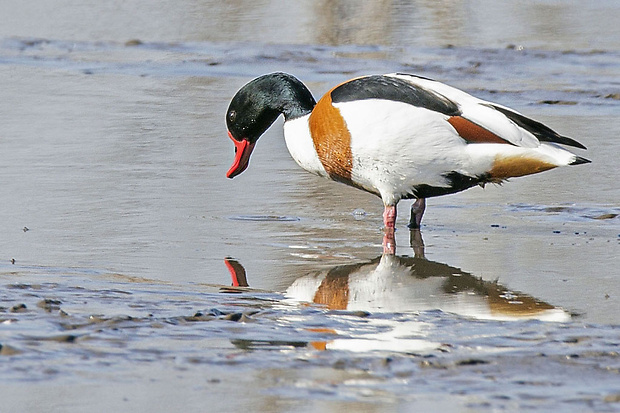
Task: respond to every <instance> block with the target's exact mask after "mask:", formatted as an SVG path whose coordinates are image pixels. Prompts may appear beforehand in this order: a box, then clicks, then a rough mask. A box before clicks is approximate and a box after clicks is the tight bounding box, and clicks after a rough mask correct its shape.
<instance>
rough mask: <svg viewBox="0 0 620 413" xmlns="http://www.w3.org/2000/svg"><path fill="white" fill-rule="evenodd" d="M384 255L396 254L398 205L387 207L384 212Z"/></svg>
mask: <svg viewBox="0 0 620 413" xmlns="http://www.w3.org/2000/svg"><path fill="white" fill-rule="evenodd" d="M383 226H384V228H383V230H384V231H385V234H384V235H383V253H384V254H391V255H394V254H395V253H396V239H395V238H394V227H395V226H396V205H386V206H385V209H384V211H383Z"/></svg>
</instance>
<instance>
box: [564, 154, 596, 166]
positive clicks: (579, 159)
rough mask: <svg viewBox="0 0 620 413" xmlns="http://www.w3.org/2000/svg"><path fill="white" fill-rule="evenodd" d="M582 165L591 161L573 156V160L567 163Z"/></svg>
mask: <svg viewBox="0 0 620 413" xmlns="http://www.w3.org/2000/svg"><path fill="white" fill-rule="evenodd" d="M582 163H592V161H591V160H589V159H586V158H582V157H581V156H577V155H575V160H574V161H572V162H571V163H569V165H581V164H582Z"/></svg>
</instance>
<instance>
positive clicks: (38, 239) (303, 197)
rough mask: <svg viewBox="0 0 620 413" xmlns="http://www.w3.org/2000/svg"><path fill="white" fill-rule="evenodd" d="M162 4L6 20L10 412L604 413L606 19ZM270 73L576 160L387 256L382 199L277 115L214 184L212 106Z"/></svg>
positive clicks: (609, 130) (536, 10)
mask: <svg viewBox="0 0 620 413" xmlns="http://www.w3.org/2000/svg"><path fill="white" fill-rule="evenodd" d="M157 4H158V6H159V7H154V6H153V5H152V3H151V2H148V3H147V2H131V4H128V5H125V4H123V5H122V6H118V7H116V6H114V7H112V5H111V4H110V5H107V4H102V3H101V4H100V3H96V2H93V3H88V2H86V3H84V2H80V3H79V4H77V3H75V2H71V1H61V2H54V5H53V6H51V3H50V4H49V5H47V3H46V4H42V5H39V6H40V7H36V8H33V7H27V6H26V4H25V3H23V4H22V3H21V2H14V1H9V2H4V4H3V12H2V13H0V23H2V24H0V91H2V99H0V179H1V180H2V187H3V196H2V203H0V216H2V218H3V219H2V220H1V221H0V226H1V228H2V232H3V237H2V238H1V239H0V260H1V261H2V264H1V265H0V285H1V287H0V323H1V324H0V344H1V345H2V347H1V349H0V360H2V361H3V363H2V364H0V381H2V386H1V388H2V390H0V395H1V396H2V399H3V405H4V406H9V407H8V409H9V410H7V411H43V410H45V411H84V410H85V409H87V410H89V411H99V410H100V411H114V410H128V409H132V410H136V411H151V412H153V411H155V412H157V411H162V412H163V411H171V410H178V409H180V406H182V407H183V409H184V410H190V411H194V410H196V411H198V410H201V411H202V410H204V409H205V406H208V407H209V408H212V410H213V411H240V410H242V409H243V410H256V408H257V406H260V410H261V411H274V412H275V411H290V410H295V411H340V410H342V409H344V408H352V409H356V410H359V411H368V412H371V411H386V410H388V411H389V410H393V411H399V410H400V411H402V410H411V409H414V408H417V409H418V410H429V409H433V410H438V409H442V410H450V411H485V410H507V411H521V410H524V409H530V410H538V411H548V410H549V409H550V408H557V407H558V406H560V407H561V408H562V410H564V411H584V410H601V411H610V410H614V409H618V408H619V404H618V400H620V396H619V394H620V388H619V387H618V372H619V371H620V370H619V369H620V364H619V361H618V360H619V359H618V348H619V346H620V334H619V332H618V325H619V323H618V314H619V313H620V295H619V291H618V287H617V280H618V277H619V276H620V272H619V270H618V267H619V264H620V259H619V258H618V257H619V256H620V255H619V253H618V252H619V248H620V216H619V215H620V204H619V203H618V199H620V187H619V186H618V181H619V180H620V172H619V171H618V168H617V165H616V164H617V158H618V153H620V143H619V141H618V139H616V137H617V136H618V135H619V134H620V127H619V125H618V123H617V122H616V121H615V117H614V115H616V114H617V113H618V111H619V109H620V96H619V93H620V83H619V82H618V75H619V74H620V40H619V39H620V33H619V31H618V27H617V24H616V22H615V19H614V16H616V15H617V14H618V12H619V11H620V10H619V6H618V5H617V4H616V3H615V2H611V1H600V2H590V3H587V4H583V3H580V2H563V3H557V2H547V1H527V2H520V5H519V8H518V9H516V8H514V7H513V6H509V5H503V6H499V5H496V3H495V2H487V1H471V2H465V3H463V2H454V3H453V4H451V8H449V10H450V12H447V10H445V9H441V8H439V7H438V6H437V5H436V3H435V2H425V1H416V2H410V3H407V4H404V3H399V2H376V3H373V5H372V6H371V5H369V6H364V7H353V4H354V3H352V2H346V1H343V2H300V3H299V7H296V8H295V10H288V9H287V10H283V9H282V7H281V5H279V3H278V2H273V1H263V2H251V3H250V2H244V1H237V2H223V3H222V2H220V3H217V2H201V3H199V4H194V3H191V2H174V3H167V2H158V3H157ZM355 4H359V3H355ZM515 7H516V6H515ZM214 16H217V18H214ZM275 70H284V71H288V72H291V73H294V74H296V75H297V76H299V77H300V78H301V79H302V80H303V81H304V82H306V83H307V84H308V86H309V87H310V88H311V89H312V91H313V93H315V95H317V96H318V95H320V94H321V93H323V92H325V91H326V90H328V89H329V88H330V87H331V86H333V85H334V84H336V83H338V82H340V81H343V80H346V79H348V78H350V77H354V76H356V75H361V74H368V73H385V72H394V71H406V72H413V73H417V74H420V75H424V76H429V77H433V78H436V79H439V80H442V81H445V82H447V83H450V84H452V85H454V86H457V87H460V88H462V89H464V90H467V91H469V92H471V93H473V94H475V95H477V96H480V97H482V98H485V99H489V100H493V101H496V102H498V103H502V104H504V105H508V106H511V107H513V108H515V109H517V110H519V111H521V112H523V113H525V114H527V115H532V116H535V117H536V118H538V119H539V120H541V121H543V122H545V123H547V124H548V125H550V126H551V127H553V128H554V129H556V130H558V131H559V132H560V133H562V134H566V135H568V136H571V137H573V138H576V139H577V140H579V141H580V142H582V143H584V144H585V145H586V146H587V147H588V151H587V152H580V153H579V154H580V155H582V156H585V157H587V158H589V159H591V160H592V161H593V163H592V164H589V165H582V166H579V167H574V168H563V169H560V170H554V171H550V172H547V173H544V174H540V175H538V176H532V177H526V178H521V179H515V180H513V181H512V182H509V183H507V184H505V185H503V186H502V187H493V186H487V187H486V188H485V189H481V188H474V189H471V190H468V191H466V192H464V193H461V194H456V195H451V196H447V197H443V198H437V199H432V200H429V207H428V209H427V213H426V215H425V221H424V225H423V227H422V231H421V233H410V232H409V231H408V230H407V229H406V219H407V218H408V217H407V213H406V211H407V207H408V205H409V203H406V202H403V203H401V206H400V210H401V215H400V220H399V222H398V231H397V233H396V239H397V244H398V248H397V256H396V257H394V256H382V255H381V251H382V248H381V238H382V235H381V231H380V226H381V212H382V208H381V203H380V201H379V200H378V199H377V198H375V197H373V196H371V195H368V194H364V193H361V192H359V191H356V190H354V189H350V188H347V187H344V186H342V185H339V184H335V183H333V182H328V181H324V180H321V179H320V178H317V177H314V176H311V175H309V174H307V173H306V172H304V171H301V170H299V168H298V167H297V166H296V164H295V163H294V161H292V159H291V158H290V156H289V155H288V153H287V150H286V148H285V145H284V141H283V139H282V137H281V135H282V132H281V123H280V122H279V123H277V124H276V126H274V127H273V128H272V129H271V130H270V131H269V132H268V133H267V134H266V136H264V137H263V138H261V140H260V144H259V145H257V148H256V150H255V153H254V155H253V157H252V162H251V165H250V168H249V169H248V170H247V171H246V172H245V173H244V174H243V175H241V176H240V177H238V178H235V179H234V180H228V179H226V178H225V176H224V174H225V172H226V170H227V169H228V167H229V166H230V163H231V162H232V156H233V148H232V145H231V144H230V141H229V139H228V138H227V137H226V131H225V127H224V121H223V113H225V110H226V107H227V105H228V102H229V100H230V97H231V96H232V95H233V94H234V93H235V91H236V90H237V89H238V88H239V87H240V86H241V85H243V84H244V83H245V82H247V81H248V80H250V79H251V78H253V77H255V76H257V75H259V74H262V73H265V72H269V71H275ZM231 277H232V280H231ZM231 283H234V284H238V285H237V286H233V287H230V285H231ZM244 285H249V286H244ZM307 302H312V304H307ZM22 304H23V306H22ZM240 394H243V397H240ZM33 395H34V396H33ZM3 410H4V408H3Z"/></svg>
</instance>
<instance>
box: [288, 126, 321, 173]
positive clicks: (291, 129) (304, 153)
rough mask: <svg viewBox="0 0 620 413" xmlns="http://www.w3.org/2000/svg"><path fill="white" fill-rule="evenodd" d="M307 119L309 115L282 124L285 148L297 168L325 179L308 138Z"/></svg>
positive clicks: (309, 137)
mask: <svg viewBox="0 0 620 413" xmlns="http://www.w3.org/2000/svg"><path fill="white" fill-rule="evenodd" d="M309 118H310V115H306V116H302V117H300V118H297V119H293V120H289V121H287V122H285V123H284V140H285V141H286V147H287V148H288V151H289V153H290V154H291V156H292V157H293V159H294V160H295V162H297V164H298V165H299V166H301V167H302V168H304V169H305V170H306V171H308V172H312V173H314V174H317V175H320V176H323V177H327V176H328V175H327V172H325V168H323V164H321V161H320V160H319V156H318V155H317V153H316V149H315V148H314V142H313V141H312V136H310V128H309V126H308V119H309Z"/></svg>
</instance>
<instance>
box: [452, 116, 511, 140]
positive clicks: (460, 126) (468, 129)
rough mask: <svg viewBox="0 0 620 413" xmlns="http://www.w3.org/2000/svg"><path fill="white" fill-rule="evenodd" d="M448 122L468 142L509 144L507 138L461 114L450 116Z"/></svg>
mask: <svg viewBox="0 0 620 413" xmlns="http://www.w3.org/2000/svg"><path fill="white" fill-rule="evenodd" d="M448 123H450V125H452V127H453V128H454V129H456V131H457V132H458V134H459V135H460V136H461V138H463V139H465V140H466V141H467V142H469V143H503V144H507V145H511V143H510V142H508V141H507V140H505V139H502V138H500V137H499V136H497V135H496V134H494V133H493V132H491V131H489V130H487V129H485V128H483V127H482V126H480V125H477V124H475V123H474V122H472V121H470V120H467V119H465V118H463V117H461V116H451V117H450V118H448Z"/></svg>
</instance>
